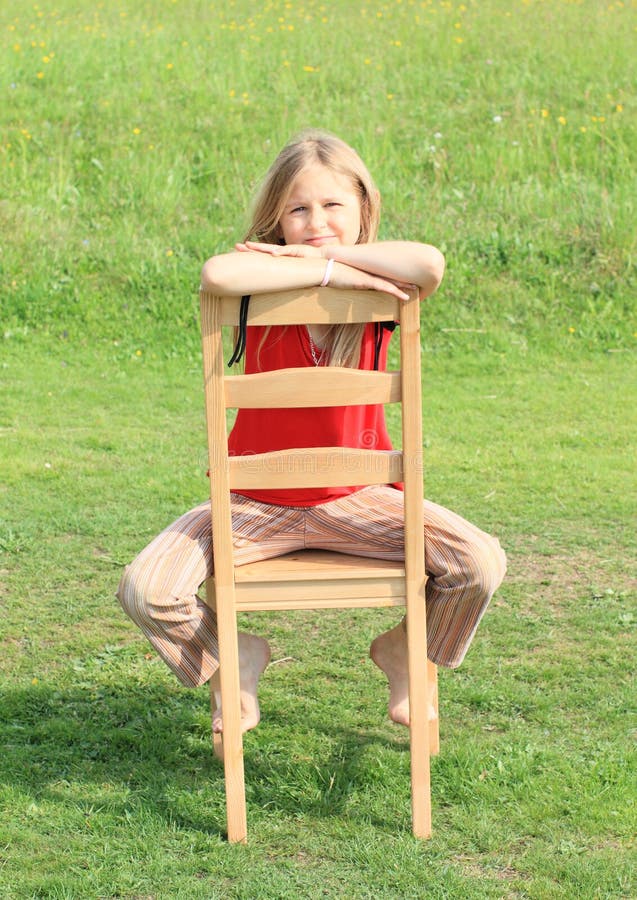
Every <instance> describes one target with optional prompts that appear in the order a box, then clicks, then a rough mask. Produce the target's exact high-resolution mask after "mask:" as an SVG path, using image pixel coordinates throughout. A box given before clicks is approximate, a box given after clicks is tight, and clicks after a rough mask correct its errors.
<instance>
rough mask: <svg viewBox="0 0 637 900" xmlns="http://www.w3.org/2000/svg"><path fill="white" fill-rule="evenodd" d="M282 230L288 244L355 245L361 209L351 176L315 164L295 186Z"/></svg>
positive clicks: (282, 222)
mask: <svg viewBox="0 0 637 900" xmlns="http://www.w3.org/2000/svg"><path fill="white" fill-rule="evenodd" d="M279 228H280V229H281V234H282V236H283V240H284V241H285V243H286V244H309V245H311V246H313V247H324V246H327V245H330V244H331V245H334V244H344V245H347V246H351V245H352V244H355V243H356V242H357V240H358V237H359V234H360V230H361V205H360V200H359V198H358V194H357V192H356V190H355V188H354V185H353V184H352V183H351V181H350V179H349V178H347V176H345V175H340V174H339V173H337V172H332V171H330V169H328V168H326V167H325V166H324V165H322V164H321V163H318V162H317V163H312V165H310V166H308V167H307V168H306V169H303V171H302V172H300V173H299V174H298V175H297V177H296V178H295V179H294V181H293V182H292V189H291V191H290V195H289V197H288V200H287V203H286V204H285V208H284V210H283V214H282V216H281V218H280V219H279Z"/></svg>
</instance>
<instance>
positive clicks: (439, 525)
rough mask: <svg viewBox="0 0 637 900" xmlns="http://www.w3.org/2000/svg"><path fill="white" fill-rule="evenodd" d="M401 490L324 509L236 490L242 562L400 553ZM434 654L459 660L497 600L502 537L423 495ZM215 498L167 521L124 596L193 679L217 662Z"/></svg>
mask: <svg viewBox="0 0 637 900" xmlns="http://www.w3.org/2000/svg"><path fill="white" fill-rule="evenodd" d="M402 501H403V495H402V493H401V492H400V491H397V490H395V489H394V488H390V487H385V486H380V487H369V488H365V489H363V490H362V491H357V492H356V493H354V494H350V495H348V496H347V497H344V498H341V499H339V500H335V501H332V502H330V503H325V504H321V505H320V506H315V507H307V508H302V509H300V508H290V507H281V506H272V505H269V504H265V503H258V502H256V501H253V500H248V499H246V498H243V497H239V496H237V495H233V508H232V522H233V533H234V534H233V541H234V559H235V563H236V564H237V565H241V564H245V563H248V562H254V561H255V560H258V559H267V558H270V557H273V556H279V555H281V554H283V553H287V552H290V551H292V550H297V549H300V548H302V547H308V548H312V547H314V548H324V549H331V550H338V551H340V552H343V553H353V554H358V555H361V556H370V557H379V558H384V559H402V558H403V555H404V550H403V546H404V540H403V502H402ZM424 522H425V538H426V551H425V552H426V567H427V572H428V574H429V576H430V577H429V580H428V582H427V629H428V654H429V657H430V659H432V660H433V661H434V662H436V663H438V664H439V665H445V666H451V667H455V666H457V665H459V664H460V663H461V662H462V660H463V658H464V655H465V653H466V652H467V649H468V647H469V644H470V642H471V639H472V637H473V635H474V633H475V630H476V628H477V626H478V623H479V621H480V618H481V617H482V614H483V613H484V610H485V609H486V607H487V605H488V603H489V600H490V598H491V596H492V594H493V592H494V591H495V590H496V588H497V587H498V585H499V584H500V582H501V580H502V578H503V577H504V571H505V557H504V553H503V552H502V550H501V549H500V545H499V544H498V542H497V540H496V539H495V538H492V537H490V536H489V535H487V534H485V533H484V532H482V531H480V530H479V529H478V528H476V527H475V526H473V525H471V524H470V523H469V522H466V521H465V520H464V519H462V518H461V517H460V516H458V515H456V514H455V513H452V512H450V511H449V510H446V509H444V508H443V507H440V506H437V505H436V504H433V503H430V502H429V501H425V502H424ZM211 565H212V535H211V524H210V505H209V503H208V502H206V503H202V504H201V505H200V506H197V507H195V509H193V510H191V511H190V512H188V513H186V514H185V515H184V516H182V517H181V518H179V519H178V520H177V521H176V522H174V523H173V524H172V525H170V526H169V527H168V528H166V529H165V530H164V531H163V532H162V533H161V534H160V535H158V536H157V537H156V538H155V539H154V540H153V541H151V543H150V544H149V545H148V546H147V547H146V548H145V549H144V550H142V552H141V553H140V554H139V556H138V557H137V558H136V559H135V560H134V561H133V562H132V563H131V565H130V566H128V567H127V568H126V570H125V571H124V574H123V576H122V579H121V582H120V585H119V589H118V597H119V599H120V602H121V604H122V606H123V608H124V610H125V611H126V612H127V613H128V615H129V616H130V617H131V618H132V619H133V621H135V622H136V623H137V624H138V625H139V627H140V628H141V629H142V631H143V632H144V634H145V635H146V637H147V638H148V639H149V640H150V642H151V644H152V645H153V646H154V647H155V649H156V650H157V652H158V653H159V654H160V656H161V657H162V659H164V661H165V662H166V663H167V665H168V666H169V667H170V668H171V669H172V671H173V672H175V674H176V675H177V677H178V678H179V680H180V681H181V682H182V683H183V684H186V685H188V686H195V685H198V684H202V683H203V682H205V681H207V679H208V678H210V676H211V675H212V674H213V672H214V671H215V670H216V669H217V667H218V648H217V629H216V620H215V616H214V613H213V612H212V611H211V610H210V609H209V608H208V607H207V606H206V604H205V603H204V602H203V601H202V600H201V599H200V598H199V597H198V596H197V591H198V589H199V586H200V585H201V584H202V582H203V581H204V580H205V579H206V578H207V577H208V575H210V574H211Z"/></svg>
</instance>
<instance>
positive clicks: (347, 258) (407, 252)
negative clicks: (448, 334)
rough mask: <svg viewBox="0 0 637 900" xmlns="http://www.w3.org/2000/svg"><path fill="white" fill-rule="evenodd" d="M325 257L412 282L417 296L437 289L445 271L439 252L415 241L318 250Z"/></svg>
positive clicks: (429, 245) (384, 276)
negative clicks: (417, 292)
mask: <svg viewBox="0 0 637 900" xmlns="http://www.w3.org/2000/svg"><path fill="white" fill-rule="evenodd" d="M321 252H322V254H323V256H324V257H325V258H326V259H329V258H332V259H334V260H336V261H337V262H341V263H346V264H347V265H348V266H352V267H354V268H356V269H361V270H363V271H365V272H371V273H372V274H374V275H380V276H381V277H383V278H389V279H392V280H396V281H400V282H403V283H409V284H415V285H417V286H418V287H419V289H420V298H421V299H423V298H424V297H428V296H429V295H430V294H433V292H434V291H435V290H436V288H437V287H438V285H439V284H440V282H441V281H442V276H443V275H444V271H445V259H444V256H443V255H442V253H441V252H440V251H439V250H438V249H437V248H436V247H433V246H431V244H420V243H418V242H416V241H381V242H379V243H374V244H355V245H353V246H347V247H345V246H340V245H335V246H332V245H330V246H326V247H323V248H322V249H321Z"/></svg>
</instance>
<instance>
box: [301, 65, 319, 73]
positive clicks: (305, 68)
mask: <svg viewBox="0 0 637 900" xmlns="http://www.w3.org/2000/svg"><path fill="white" fill-rule="evenodd" d="M303 71H304V72H318V66H303Z"/></svg>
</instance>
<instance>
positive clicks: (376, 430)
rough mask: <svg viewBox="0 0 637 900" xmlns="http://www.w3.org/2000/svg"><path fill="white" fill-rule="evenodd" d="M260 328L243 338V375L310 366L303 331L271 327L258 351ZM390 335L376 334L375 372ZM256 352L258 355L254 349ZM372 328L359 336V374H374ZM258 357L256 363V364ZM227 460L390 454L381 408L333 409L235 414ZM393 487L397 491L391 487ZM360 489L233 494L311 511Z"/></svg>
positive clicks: (382, 364)
mask: <svg viewBox="0 0 637 900" xmlns="http://www.w3.org/2000/svg"><path fill="white" fill-rule="evenodd" d="M264 331H265V328H264V327H263V326H257V325H255V326H249V327H248V328H247V335H246V357H245V371H246V374H247V375H249V374H252V373H254V372H258V371H261V372H263V371H272V370H274V369H286V368H297V367H298V368H301V367H304V366H314V365H315V362H314V359H313V358H312V351H311V348H310V341H309V335H308V332H307V328H306V327H305V326H304V325H288V326H285V327H282V326H274V327H272V328H270V331H269V334H268V336H267V339H266V341H265V343H264V344H263V346H261V341H262V338H263V335H264ZM390 337H391V331H389V330H386V329H383V330H382V344H381V347H380V355H379V360H378V368H379V369H380V370H381V371H383V370H384V369H385V367H386V365H387V345H388V343H389V339H390ZM259 348H260V349H259ZM375 349H376V341H375V332H374V325H373V324H368V325H367V327H366V329H365V333H364V336H363V341H362V346H361V355H360V360H359V366H358V367H359V368H360V369H373V368H374V355H375ZM257 357H258V358H257ZM228 443H229V451H230V455H231V456H242V455H250V454H254V453H267V452H269V451H271V450H289V449H291V448H293V447H297V448H302V447H359V448H365V449H375V450H390V449H391V446H392V445H391V441H390V439H389V434H388V432H387V427H386V425H385V414H384V409H383V406H382V405H378V406H333V407H321V408H319V409H316V408H311V409H302V408H301V409H240V410H239V412H238V413H237V419H236V422H235V424H234V427H233V429H232V431H231V433H230V437H229V441H228ZM396 487H399V485H396ZM357 490H360V487H357V486H353V487H334V488H289V489H276V490H263V491H251V490H244V491H237V493H239V494H242V495H243V496H245V497H251V498H252V499H253V500H259V501H261V502H262V503H273V504H276V505H279V506H317V505H318V504H320V503H327V502H328V501H330V500H335V499H337V498H338V497H344V496H346V495H347V494H351V493H353V492H354V491H357Z"/></svg>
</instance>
